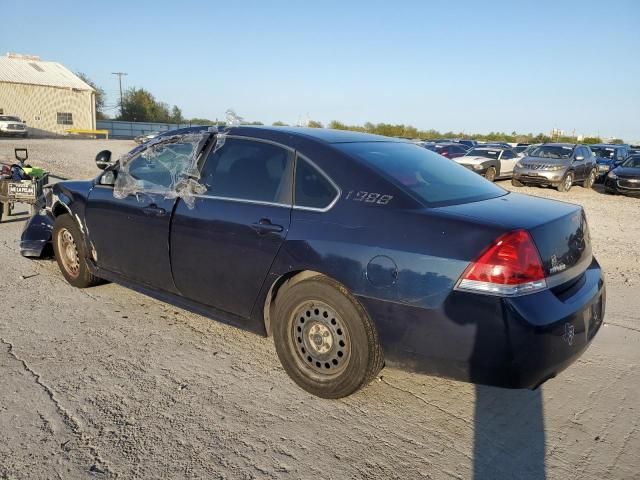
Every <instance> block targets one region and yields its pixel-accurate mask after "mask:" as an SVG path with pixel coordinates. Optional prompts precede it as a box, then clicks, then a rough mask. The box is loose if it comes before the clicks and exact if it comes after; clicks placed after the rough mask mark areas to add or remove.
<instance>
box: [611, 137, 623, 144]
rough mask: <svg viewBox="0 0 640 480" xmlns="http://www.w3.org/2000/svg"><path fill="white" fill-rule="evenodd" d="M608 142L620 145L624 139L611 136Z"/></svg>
mask: <svg viewBox="0 0 640 480" xmlns="http://www.w3.org/2000/svg"><path fill="white" fill-rule="evenodd" d="M609 143H613V144H615V145H621V144H623V143H624V141H623V140H622V139H621V138H612V139H611V140H610V141H609Z"/></svg>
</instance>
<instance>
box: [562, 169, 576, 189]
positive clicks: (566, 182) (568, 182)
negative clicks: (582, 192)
mask: <svg viewBox="0 0 640 480" xmlns="http://www.w3.org/2000/svg"><path fill="white" fill-rule="evenodd" d="M574 178H575V177H574V175H573V172H568V173H567V174H566V175H565V176H564V178H563V179H562V181H561V182H560V183H559V184H558V191H559V192H568V191H569V190H571V187H572V186H573V181H574Z"/></svg>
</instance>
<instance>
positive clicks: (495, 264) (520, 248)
mask: <svg viewBox="0 0 640 480" xmlns="http://www.w3.org/2000/svg"><path fill="white" fill-rule="evenodd" d="M545 287H546V281H545V277H544V270H543V268H542V261H541V260H540V254H539V253H538V250H537V248H536V246H535V245H534V243H533V240H532V239H531V236H530V235H529V233H527V232H526V231H525V230H516V231H514V232H510V233H507V234H505V235H502V236H501V237H500V238H498V239H497V240H496V241H495V242H494V243H493V244H492V245H491V246H490V247H489V248H487V249H486V250H485V251H484V252H483V253H482V254H481V255H480V256H479V257H478V259H477V260H475V261H474V262H471V264H470V265H469V266H468V267H467V269H466V270H465V271H464V273H463V274H462V277H461V279H460V282H459V284H458V288H459V289H461V290H473V291H479V292H484V293H493V294H498V295H519V294H522V293H528V292H531V291H535V290H540V289H541V288H545Z"/></svg>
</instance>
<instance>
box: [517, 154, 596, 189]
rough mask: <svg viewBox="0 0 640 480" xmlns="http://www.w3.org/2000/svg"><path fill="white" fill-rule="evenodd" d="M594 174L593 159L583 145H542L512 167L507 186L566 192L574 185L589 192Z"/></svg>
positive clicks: (594, 164)
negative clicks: (545, 188) (529, 186)
mask: <svg viewBox="0 0 640 480" xmlns="http://www.w3.org/2000/svg"><path fill="white" fill-rule="evenodd" d="M597 174H598V171H597V165H596V158H595V155H594V154H593V153H592V152H591V149H590V148H589V147H587V146H586V145H575V144H572V143H544V144H542V145H540V146H538V147H537V148H534V149H533V150H532V151H531V152H529V154H528V155H527V156H526V157H524V158H522V159H521V160H520V161H518V163H516V166H515V168H514V169H513V178H512V179H511V183H512V184H513V185H515V186H516V187H522V186H523V185H541V186H549V185H551V186H553V187H555V188H557V189H558V191H559V192H567V191H569V189H570V188H571V187H572V186H573V185H574V184H575V183H580V184H582V186H583V187H584V188H591V187H592V186H593V184H594V182H595V180H596V176H597Z"/></svg>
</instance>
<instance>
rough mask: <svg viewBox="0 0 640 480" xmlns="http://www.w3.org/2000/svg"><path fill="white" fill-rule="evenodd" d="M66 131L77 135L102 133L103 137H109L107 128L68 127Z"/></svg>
mask: <svg viewBox="0 0 640 480" xmlns="http://www.w3.org/2000/svg"><path fill="white" fill-rule="evenodd" d="M65 132H67V133H74V134H77V135H104V137H105V138H106V139H107V140H108V139H109V130H86V129H83V128H69V129H68V130H65Z"/></svg>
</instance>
